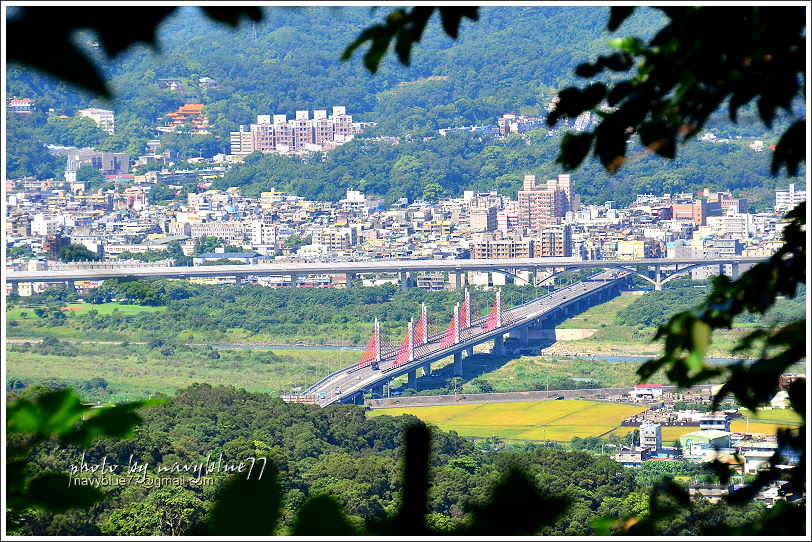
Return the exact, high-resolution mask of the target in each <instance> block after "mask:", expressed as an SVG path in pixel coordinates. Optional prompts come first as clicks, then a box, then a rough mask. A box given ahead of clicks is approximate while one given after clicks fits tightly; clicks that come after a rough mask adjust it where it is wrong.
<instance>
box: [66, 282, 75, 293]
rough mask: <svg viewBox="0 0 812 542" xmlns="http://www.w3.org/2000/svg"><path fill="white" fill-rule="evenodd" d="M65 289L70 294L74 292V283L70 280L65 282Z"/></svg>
mask: <svg viewBox="0 0 812 542" xmlns="http://www.w3.org/2000/svg"><path fill="white" fill-rule="evenodd" d="M65 288H67V289H68V290H70V291H72V292H75V291H76V282H75V281H72V280H66V281H65Z"/></svg>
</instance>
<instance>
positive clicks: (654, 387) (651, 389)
mask: <svg viewBox="0 0 812 542" xmlns="http://www.w3.org/2000/svg"><path fill="white" fill-rule="evenodd" d="M629 395H631V397H632V399H654V398H655V397H662V396H663V385H662V384H637V385H636V386H635V387H634V389H633V390H632V391H630V392H629Z"/></svg>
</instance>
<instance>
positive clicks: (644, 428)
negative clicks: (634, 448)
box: [640, 422, 663, 452]
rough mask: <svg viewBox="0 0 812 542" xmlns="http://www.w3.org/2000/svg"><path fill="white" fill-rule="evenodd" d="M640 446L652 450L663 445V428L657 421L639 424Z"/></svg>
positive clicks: (654, 450)
mask: <svg viewBox="0 0 812 542" xmlns="http://www.w3.org/2000/svg"><path fill="white" fill-rule="evenodd" d="M640 446H641V447H642V448H648V449H649V450H651V451H652V452H656V451H657V450H659V449H660V448H662V447H663V430H662V426H661V425H660V424H659V423H649V422H645V423H642V424H640Z"/></svg>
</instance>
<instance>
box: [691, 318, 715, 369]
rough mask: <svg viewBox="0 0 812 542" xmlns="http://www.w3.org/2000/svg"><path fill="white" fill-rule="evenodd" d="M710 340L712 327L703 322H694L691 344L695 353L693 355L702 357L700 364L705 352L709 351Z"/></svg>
mask: <svg viewBox="0 0 812 542" xmlns="http://www.w3.org/2000/svg"><path fill="white" fill-rule="evenodd" d="M710 338H711V328H710V326H709V325H708V324H707V323H705V322H703V321H702V320H694V322H693V324H692V325H691V342H692V344H693V351H692V352H691V354H692V355H693V354H694V353H696V354H698V355H699V357H700V363H701V360H702V359H703V358H704V356H705V352H706V351H707V350H708V345H710Z"/></svg>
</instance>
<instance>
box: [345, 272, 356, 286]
mask: <svg viewBox="0 0 812 542" xmlns="http://www.w3.org/2000/svg"><path fill="white" fill-rule="evenodd" d="M354 280H355V273H346V274H345V275H344V281H345V283H346V285H347V286H346V287H347V288H352V281H354Z"/></svg>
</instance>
